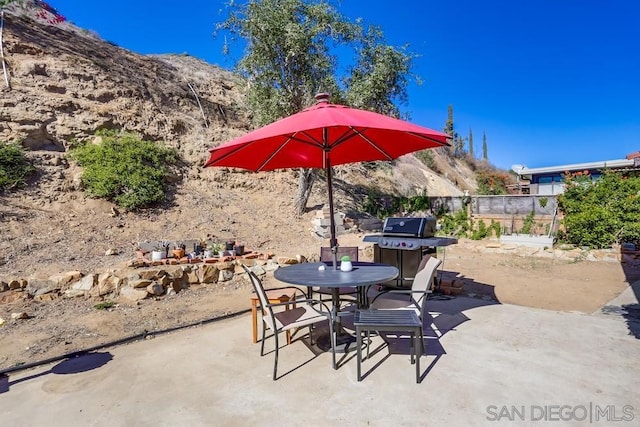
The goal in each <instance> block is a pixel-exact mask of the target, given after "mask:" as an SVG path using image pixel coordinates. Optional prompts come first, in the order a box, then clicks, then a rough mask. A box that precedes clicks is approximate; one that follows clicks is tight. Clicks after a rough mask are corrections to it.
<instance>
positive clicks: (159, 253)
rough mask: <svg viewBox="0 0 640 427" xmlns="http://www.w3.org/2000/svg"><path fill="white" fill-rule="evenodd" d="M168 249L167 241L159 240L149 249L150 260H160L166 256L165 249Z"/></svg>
mask: <svg viewBox="0 0 640 427" xmlns="http://www.w3.org/2000/svg"><path fill="white" fill-rule="evenodd" d="M168 249H169V245H168V243H167V242H159V243H157V244H156V245H155V246H154V247H153V250H152V251H151V261H162V260H163V259H165V258H166V257H167V251H168Z"/></svg>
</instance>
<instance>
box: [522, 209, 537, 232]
mask: <svg viewBox="0 0 640 427" xmlns="http://www.w3.org/2000/svg"><path fill="white" fill-rule="evenodd" d="M535 215H536V213H535V212H534V211H531V212H529V214H528V215H527V216H525V217H524V221H523V222H522V229H521V230H520V234H531V232H532V231H533V222H534V219H535Z"/></svg>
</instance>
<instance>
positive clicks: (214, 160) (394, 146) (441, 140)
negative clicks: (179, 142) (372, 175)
mask: <svg viewBox="0 0 640 427" xmlns="http://www.w3.org/2000/svg"><path fill="white" fill-rule="evenodd" d="M328 98H329V96H328V94H319V95H317V96H316V99H317V101H318V102H317V103H316V105H314V106H312V107H309V108H307V109H305V110H303V111H301V112H299V113H296V114H293V115H291V116H289V117H285V118H283V119H280V120H278V121H276V122H273V123H271V124H269V125H266V126H264V127H261V128H259V129H256V130H254V131H252V132H249V133H248V134H246V135H244V136H241V137H239V138H236V139H234V140H231V141H229V142H227V143H225V144H222V145H220V146H218V147H214V148H212V149H210V150H209V152H210V153H211V156H210V157H209V160H208V161H207V163H206V164H205V167H207V166H228V167H237V168H242V169H248V170H252V171H255V172H258V171H270V170H274V169H283V168H322V169H324V170H325V171H326V174H327V189H328V192H329V209H330V212H331V218H330V227H331V230H330V232H331V233H330V234H331V239H330V245H331V247H332V248H333V253H334V261H337V260H336V259H335V258H336V255H335V253H336V251H335V248H336V246H337V243H338V242H337V240H336V235H335V220H334V209H333V188H332V183H331V181H332V176H331V167H332V166H335V165H341V164H345V163H356V162H364V161H375V160H393V159H395V158H397V157H400V156H402V155H403V154H407V153H411V152H414V151H419V150H423V149H426V148H434V147H441V146H443V145H448V143H447V139H448V138H449V135H447V134H446V133H443V132H439V131H436V130H433V129H429V128H425V127H422V126H418V125H415V124H412V123H409V122H406V121H403V120H398V119H394V118H392V117H389V116H385V115H382V114H377V113H373V112H371V111H365V110H358V109H355V108H350V107H346V106H344V105H337V104H330V103H329V99H328ZM336 264H337V262H334V268H336Z"/></svg>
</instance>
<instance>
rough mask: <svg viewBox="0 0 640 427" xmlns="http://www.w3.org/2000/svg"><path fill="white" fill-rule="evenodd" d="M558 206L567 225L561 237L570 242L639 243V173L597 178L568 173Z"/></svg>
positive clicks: (596, 245)
mask: <svg viewBox="0 0 640 427" xmlns="http://www.w3.org/2000/svg"><path fill="white" fill-rule="evenodd" d="M558 206H559V208H560V210H561V211H562V212H563V213H564V220H563V224H564V228H565V230H564V232H563V233H561V235H560V236H559V237H560V238H561V239H562V240H564V241H565V242H567V243H571V244H574V245H577V246H588V247H591V248H608V247H611V245H612V244H613V243H622V242H631V243H640V175H639V174H638V172H629V173H621V172H606V173H604V174H603V175H602V176H601V177H600V179H598V180H596V181H592V179H591V176H590V175H588V174H587V173H575V174H568V175H566V176H565V192H564V194H561V195H560V196H558Z"/></svg>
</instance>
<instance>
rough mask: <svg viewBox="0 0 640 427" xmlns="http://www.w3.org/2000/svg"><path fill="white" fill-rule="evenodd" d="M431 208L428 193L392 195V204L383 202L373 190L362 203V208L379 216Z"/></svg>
mask: <svg viewBox="0 0 640 427" xmlns="http://www.w3.org/2000/svg"><path fill="white" fill-rule="evenodd" d="M430 208H431V203H430V202H429V197H428V196H427V195H426V194H422V195H417V196H411V197H404V196H399V197H396V196H394V197H392V198H391V203H390V205H388V206H386V205H384V204H383V203H382V198H381V197H380V196H378V195H376V194H375V193H373V192H369V194H367V198H366V200H365V201H364V203H363V204H362V210H363V211H364V212H366V213H368V214H370V215H374V216H376V217H378V218H384V217H387V216H392V215H397V214H399V213H402V212H409V213H412V212H419V211H426V210H428V209H430Z"/></svg>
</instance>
